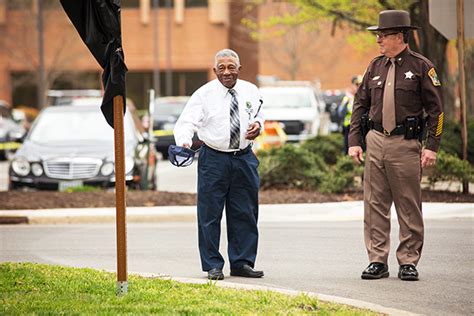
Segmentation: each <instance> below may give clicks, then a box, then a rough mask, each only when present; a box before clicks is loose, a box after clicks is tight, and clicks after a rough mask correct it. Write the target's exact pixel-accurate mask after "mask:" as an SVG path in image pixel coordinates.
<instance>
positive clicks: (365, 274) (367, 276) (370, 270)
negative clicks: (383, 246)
mask: <svg viewBox="0 0 474 316" xmlns="http://www.w3.org/2000/svg"><path fill="white" fill-rule="evenodd" d="M388 275H389V273H388V266H387V265H386V264H384V263H381V262H372V263H370V264H369V266H368V267H367V268H365V270H364V271H362V275H361V276H360V277H361V278H362V279H364V280H374V279H381V278H388Z"/></svg>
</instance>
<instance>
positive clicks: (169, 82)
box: [166, 0, 173, 96]
mask: <svg viewBox="0 0 474 316" xmlns="http://www.w3.org/2000/svg"><path fill="white" fill-rule="evenodd" d="M172 27H173V12H172V4H171V0H166V95H168V96H170V95H173V70H172V68H171V67H172V66H171V53H172V52H171V49H172V48H171V28H172Z"/></svg>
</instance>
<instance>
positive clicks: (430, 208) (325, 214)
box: [0, 201, 474, 224]
mask: <svg viewBox="0 0 474 316" xmlns="http://www.w3.org/2000/svg"><path fill="white" fill-rule="evenodd" d="M126 212H127V221H129V222H150V221H195V220H196V206H155V207H128V208H127V209H126ZM423 216H424V218H425V219H444V218H473V217H474V203H423ZM392 217H393V219H395V218H396V212H395V209H394V207H393V206H392ZM12 218H16V219H17V220H18V221H20V220H21V221H20V222H22V223H26V222H27V223H30V224H36V223H88V222H91V223H94V222H113V221H115V208H77V209H49V210H6V211H5V210H3V211H0V224H2V223H3V224H6V223H12V222H8V221H7V220H6V219H10V220H11V219H12ZM359 220H360V221H361V220H363V202H362V201H352V202H334V203H314V204H264V205H260V211H259V222H261V223H262V222H314V221H359Z"/></svg>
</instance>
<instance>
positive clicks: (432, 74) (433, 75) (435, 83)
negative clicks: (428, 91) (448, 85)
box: [428, 68, 441, 87]
mask: <svg viewBox="0 0 474 316" xmlns="http://www.w3.org/2000/svg"><path fill="white" fill-rule="evenodd" d="M428 76H429V77H430V79H431V82H432V83H433V86H435V87H438V86H440V85H441V82H440V81H439V79H438V75H437V74H436V70H435V69H434V68H431V69H430V70H429V71H428Z"/></svg>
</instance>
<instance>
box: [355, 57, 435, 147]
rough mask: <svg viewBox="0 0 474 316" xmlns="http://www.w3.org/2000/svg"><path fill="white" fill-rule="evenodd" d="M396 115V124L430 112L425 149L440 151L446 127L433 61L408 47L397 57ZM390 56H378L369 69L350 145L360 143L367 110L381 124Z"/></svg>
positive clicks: (358, 99) (357, 101) (358, 96)
mask: <svg viewBox="0 0 474 316" xmlns="http://www.w3.org/2000/svg"><path fill="white" fill-rule="evenodd" d="M395 59H396V62H395V64H396V68H395V114H396V121H397V125H399V124H403V123H404V121H405V119H406V118H407V117H411V116H416V117H422V116H423V110H424V112H425V113H426V115H427V120H428V122H427V126H428V131H427V135H428V136H427V141H426V148H427V149H430V150H433V151H437V150H438V148H439V143H440V139H441V134H442V129H443V119H444V113H443V109H442V98H441V83H440V82H439V79H438V77H437V74H436V71H435V69H434V66H433V63H432V62H431V61H429V60H428V59H427V58H426V57H424V56H422V55H420V54H418V53H415V52H413V51H411V50H410V49H409V48H406V49H405V50H404V51H403V52H401V53H400V54H398V56H396V57H395ZM389 66H390V60H389V58H387V57H385V56H383V55H381V56H378V57H376V58H375V59H374V60H372V62H371V63H370V65H369V67H368V68H367V70H366V72H365V74H364V78H363V81H362V84H361V85H360V87H359V89H358V91H357V93H356V95H355V100H354V108H353V111H352V118H351V128H350V133H349V146H360V145H361V144H360V138H361V132H360V117H361V116H362V114H363V113H365V112H366V111H367V110H368V111H369V117H370V118H371V119H372V120H373V121H374V122H377V123H379V124H381V123H382V101H383V90H384V86H385V79H386V77H387V72H388V68H389Z"/></svg>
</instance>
